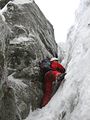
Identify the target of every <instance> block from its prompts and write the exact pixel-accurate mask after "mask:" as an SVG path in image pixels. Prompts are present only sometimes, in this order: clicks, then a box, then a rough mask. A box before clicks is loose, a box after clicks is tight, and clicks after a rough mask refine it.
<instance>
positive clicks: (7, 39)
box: [0, 0, 57, 120]
mask: <svg viewBox="0 0 90 120" xmlns="http://www.w3.org/2000/svg"><path fill="white" fill-rule="evenodd" d="M0 3H1V4H0V5H1V8H2V9H1V10H0V18H1V19H0V70H1V73H0V81H8V82H0V86H1V87H0V91H1V94H0V101H1V102H0V111H1V112H0V119H1V120H18V119H20V120H21V119H24V118H26V116H27V115H28V114H29V111H30V108H31V110H35V109H36V108H38V107H39V106H40V102H41V97H42V95H43V92H42V83H41V82H40V79H39V78H40V75H39V73H40V71H39V62H40V61H41V60H42V59H43V58H46V57H52V56H56V54H57V44H56V42H55V38H54V29H53V26H52V25H51V24H50V22H49V21H48V20H47V19H46V18H45V16H44V15H43V13H42V12H41V11H40V9H39V7H38V6H37V5H36V3H35V2H34V1H33V0H26V1H20V0H14V1H13V2H11V1H10V2H8V1H6V3H7V4H6V3H5V2H2V0H1V1H0ZM4 4H6V5H5V6H4ZM3 6H4V7H3ZM8 31H9V32H8ZM2 41H3V42H4V43H3V45H2ZM7 44H8V45H7ZM3 46H5V50H4V52H3V49H4V47H3ZM3 55H4V56H6V57H3ZM2 76H3V77H4V80H3V79H2V78H3V77H2Z"/></svg>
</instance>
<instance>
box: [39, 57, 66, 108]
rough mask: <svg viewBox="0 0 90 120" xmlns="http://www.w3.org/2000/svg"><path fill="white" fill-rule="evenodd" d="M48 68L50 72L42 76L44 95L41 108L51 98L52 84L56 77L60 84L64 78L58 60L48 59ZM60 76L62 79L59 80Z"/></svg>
mask: <svg viewBox="0 0 90 120" xmlns="http://www.w3.org/2000/svg"><path fill="white" fill-rule="evenodd" d="M50 67H51V70H49V71H48V72H46V74H45V76H44V95H43V98H42V101H41V107H44V106H45V105H46V104H47V103H48V102H49V100H50V99H51V97H52V93H53V82H54V81H56V80H57V77H58V78H59V80H60V83H61V81H62V80H63V79H64V76H65V68H64V67H63V66H62V65H61V64H60V63H59V62H58V58H55V57H54V58H51V59H50ZM62 74H63V75H62ZM61 75H62V77H61V78H60V76H61Z"/></svg>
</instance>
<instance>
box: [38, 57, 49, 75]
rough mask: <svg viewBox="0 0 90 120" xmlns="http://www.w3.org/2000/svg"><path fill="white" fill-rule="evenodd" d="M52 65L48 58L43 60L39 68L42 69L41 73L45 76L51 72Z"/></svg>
mask: <svg viewBox="0 0 90 120" xmlns="http://www.w3.org/2000/svg"><path fill="white" fill-rule="evenodd" d="M50 65H51V63H50V60H49V59H48V58H46V59H43V60H42V61H41V62H40V63H39V67H40V72H41V73H43V75H45V73H46V72H48V71H50V70H51V67H50Z"/></svg>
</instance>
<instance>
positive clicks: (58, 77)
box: [57, 73, 66, 81]
mask: <svg viewBox="0 0 90 120" xmlns="http://www.w3.org/2000/svg"><path fill="white" fill-rule="evenodd" d="M65 75H66V73H62V74H61V75H58V76H57V81H62V80H63V79H64V77H65Z"/></svg>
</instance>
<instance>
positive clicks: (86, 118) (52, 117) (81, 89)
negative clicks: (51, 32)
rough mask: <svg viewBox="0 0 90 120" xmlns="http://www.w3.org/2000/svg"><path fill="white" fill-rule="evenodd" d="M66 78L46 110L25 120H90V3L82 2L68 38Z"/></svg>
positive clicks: (65, 63) (36, 112)
mask: <svg viewBox="0 0 90 120" xmlns="http://www.w3.org/2000/svg"><path fill="white" fill-rule="evenodd" d="M63 63H64V65H65V66H67V75H66V78H65V79H66V81H65V83H64V85H61V87H60V88H59V90H58V91H57V93H56V94H55V95H54V96H53V98H52V99H51V101H50V102H49V103H48V105H47V106H46V107H44V108H43V109H38V110H36V111H34V112H30V114H29V116H28V117H27V118H26V119H25V120H90V0H81V3H80V6H79V8H78V10H77V11H76V23H75V25H74V26H73V27H71V29H70V31H69V33H68V37H67V56H66V58H65V59H64V62H63Z"/></svg>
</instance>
